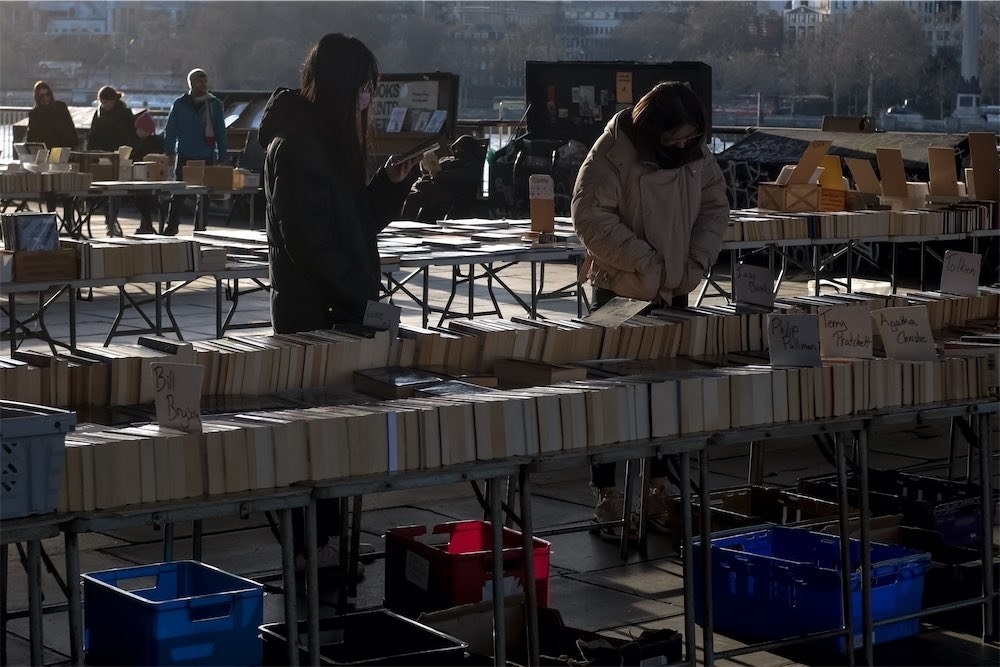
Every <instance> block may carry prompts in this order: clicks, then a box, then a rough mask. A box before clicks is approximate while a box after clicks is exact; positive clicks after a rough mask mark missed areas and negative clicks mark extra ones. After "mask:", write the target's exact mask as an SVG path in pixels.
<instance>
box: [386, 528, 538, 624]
mask: <svg viewBox="0 0 1000 667" xmlns="http://www.w3.org/2000/svg"><path fill="white" fill-rule="evenodd" d="M522 540H523V538H522V535H521V533H520V532H518V531H516V530H511V529H510V528H504V529H503V560H504V579H505V583H506V594H507V595H513V594H515V593H519V592H523V590H524V583H523V582H524V548H523V542H522ZM532 541H533V544H534V559H535V590H536V591H537V596H538V604H539V605H541V606H545V607H547V606H549V556H550V545H549V543H548V542H546V541H545V540H540V539H538V538H537V537H536V538H533V540H532ZM492 549H493V526H492V525H491V524H490V522H488V521H452V522H449V523H442V524H438V525H436V526H434V527H433V528H432V529H431V531H430V532H429V533H428V528H427V526H402V527H399V528H389V529H388V530H387V531H386V535H385V606H386V607H388V608H389V609H392V610H393V611H396V612H399V613H402V614H407V615H416V614H418V613H420V612H424V611H433V610H437V609H447V608H449V607H454V606H457V605H461V604H468V603H471V602H480V601H482V600H486V599H490V598H491V597H492V595H493V551H492Z"/></svg>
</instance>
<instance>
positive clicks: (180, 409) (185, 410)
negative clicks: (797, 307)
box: [149, 362, 205, 433]
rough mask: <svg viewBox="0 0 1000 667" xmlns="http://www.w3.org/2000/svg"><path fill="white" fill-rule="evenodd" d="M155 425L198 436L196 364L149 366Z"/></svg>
mask: <svg viewBox="0 0 1000 667" xmlns="http://www.w3.org/2000/svg"><path fill="white" fill-rule="evenodd" d="M149 372H150V373H152V375H153V404H154V405H155V407H156V423H157V424H159V425H160V426H163V427H166V428H175V429H178V430H180V431H186V432H188V433H201V381H202V377H203V376H204V373H205V367H204V366H201V365H198V364H173V363H160V362H156V363H152V364H150V366H149Z"/></svg>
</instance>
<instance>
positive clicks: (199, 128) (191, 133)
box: [162, 67, 228, 236]
mask: <svg viewBox="0 0 1000 667" xmlns="http://www.w3.org/2000/svg"><path fill="white" fill-rule="evenodd" d="M224 113H225V112H224V110H223V107H222V100H220V99H219V98H218V97H216V96H215V95H213V94H212V93H210V92H208V75H207V74H206V73H205V70H203V69H201V68H199V67H196V68H195V69H193V70H191V71H190V72H189V73H188V92H187V93H185V94H184V95H181V96H180V97H178V98H177V99H176V100H174V102H173V104H172V105H171V106H170V114H169V115H168V116H167V126H166V128H165V129H164V131H163V143H164V149H165V150H166V153H167V156H168V157H170V158H172V159H174V174H175V175H176V178H177V180H178V181H180V180H182V179H181V170H182V169H183V167H184V165H185V164H186V163H187V162H189V161H190V160H204V161H205V164H206V165H213V164H217V163H218V164H225V163H226V162H227V159H226V150H227V148H228V147H227V145H226V123H225V118H224ZM183 200H184V198H183V197H174V199H173V201H172V202H171V204H170V214H169V216H168V223H167V227H166V229H164V230H163V232H162V233H163V234H165V235H168V236H174V235H176V234H177V227H178V223H179V222H180V207H181V205H182V204H183ZM197 225H198V223H197V220H196V222H195V228H196V229H197V228H198V227H197Z"/></svg>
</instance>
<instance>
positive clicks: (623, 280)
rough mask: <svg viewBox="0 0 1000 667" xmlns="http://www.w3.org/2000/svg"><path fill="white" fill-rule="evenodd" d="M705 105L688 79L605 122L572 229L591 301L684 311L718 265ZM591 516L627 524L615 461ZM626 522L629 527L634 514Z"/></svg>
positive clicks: (720, 193) (714, 179) (652, 519)
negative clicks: (583, 256) (627, 301)
mask: <svg viewBox="0 0 1000 667" xmlns="http://www.w3.org/2000/svg"><path fill="white" fill-rule="evenodd" d="M707 129H708V125H707V123H706V115H705V111H704V106H703V104H702V102H701V100H700V99H699V98H698V96H697V95H696V94H695V93H694V91H692V90H691V88H690V87H689V86H688V85H687V84H685V83H681V82H677V81H667V82H663V83H660V84H658V85H657V86H656V87H654V88H653V89H652V90H651V91H649V92H648V93H647V94H646V95H644V96H643V97H642V98H641V99H640V100H639V101H638V102H637V103H636V104H635V106H634V107H632V108H629V109H624V110H622V111H619V112H618V113H617V114H615V116H614V117H613V118H612V119H611V121H610V122H609V123H608V124H607V127H605V129H604V133H603V134H602V135H601V136H600V138H598V140H597V142H596V143H595V144H594V146H593V148H592V149H591V150H590V152H589V154H588V155H587V158H586V160H585V161H584V163H583V165H582V166H581V167H580V172H579V174H578V175H577V179H576V184H575V186H574V188H573V199H572V203H571V213H572V217H573V226H574V227H575V229H576V232H577V234H578V235H579V237H580V240H581V241H582V242H583V244H584V245H585V246H586V247H587V253H588V257H587V260H586V262H585V264H586V267H585V268H586V269H587V275H588V276H589V278H590V281H591V283H592V285H593V288H594V291H593V307H594V308H600V307H601V306H602V305H603V304H605V303H607V302H608V301H609V300H610V299H612V298H613V297H615V296H622V297H629V298H633V299H640V300H643V301H650V302H651V304H650V307H649V309H648V310H651V309H653V308H664V307H683V306H686V305H687V295H688V293H689V292H691V290H693V289H694V288H695V287H697V285H698V283H700V282H701V279H702V278H703V277H704V276H705V275H706V273H707V271H708V270H709V269H710V268H711V267H712V265H713V264H714V263H715V260H716V258H717V257H718V255H719V250H720V249H721V247H722V235H723V232H724V231H725V228H726V224H727V221H728V219H729V202H728V200H727V198H726V183H725V179H724V177H723V175H722V171H721V169H719V166H718V164H717V163H716V161H715V157H714V156H713V155H712V153H711V152H710V151H709V150H708V148H707V147H706V145H705V133H706V131H707ZM665 477H666V460H665V459H659V458H657V459H654V460H653V470H652V474H651V475H650V479H649V485H650V489H649V491H650V493H649V495H648V498H649V509H648V512H647V516H648V517H649V524H650V527H651V528H654V529H656V530H659V531H665V530H666V529H667V516H666V504H665V499H666V494H667V486H666V479H665ZM591 486H592V487H593V488H594V489H595V491H596V493H597V496H598V498H597V506H596V507H595V509H594V517H593V520H594V522H595V523H596V524H599V525H598V527H597V529H596V530H597V531H598V532H599V534H601V535H602V536H604V537H611V538H615V539H617V538H619V537H620V536H621V533H620V531H618V530H617V529H615V528H608V527H606V526H601V525H600V524H604V523H607V522H613V521H616V520H617V521H621V520H622V519H623V513H624V498H623V497H622V494H621V493H620V492H619V491H618V489H617V486H616V470H615V464H614V463H606V464H600V465H595V466H593V467H592V470H591ZM624 518H626V519H627V520H626V525H627V526H629V528H630V532H631V530H633V529H634V527H635V526H634V524H633V522H632V517H624Z"/></svg>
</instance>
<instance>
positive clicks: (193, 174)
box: [181, 160, 205, 185]
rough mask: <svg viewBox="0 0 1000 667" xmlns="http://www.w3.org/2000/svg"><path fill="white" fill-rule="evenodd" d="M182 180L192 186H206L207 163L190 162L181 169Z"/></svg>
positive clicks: (201, 161)
mask: <svg viewBox="0 0 1000 667" xmlns="http://www.w3.org/2000/svg"><path fill="white" fill-rule="evenodd" d="M181 180H183V181H184V182H185V183H188V184H190V185H205V161H204V160H189V161H188V162H187V163H186V164H185V165H184V166H183V167H181Z"/></svg>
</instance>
